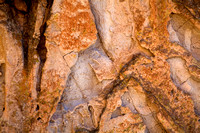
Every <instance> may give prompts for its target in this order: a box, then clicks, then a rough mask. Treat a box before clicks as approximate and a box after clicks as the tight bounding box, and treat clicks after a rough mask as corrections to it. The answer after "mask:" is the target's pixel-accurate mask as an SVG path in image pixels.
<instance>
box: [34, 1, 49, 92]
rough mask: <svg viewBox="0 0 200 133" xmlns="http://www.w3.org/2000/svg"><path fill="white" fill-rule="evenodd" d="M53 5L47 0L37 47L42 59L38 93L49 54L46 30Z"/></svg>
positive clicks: (37, 86) (37, 87)
mask: <svg viewBox="0 0 200 133" xmlns="http://www.w3.org/2000/svg"><path fill="white" fill-rule="evenodd" d="M52 5H53V0H47V9H46V12H45V17H44V20H43V25H42V26H41V27H40V41H39V44H38V45H37V48H36V50H37V53H38V55H39V58H40V61H41V62H40V66H39V71H38V75H39V76H38V82H37V85H36V90H37V92H40V91H41V88H40V84H41V78H42V69H43V67H44V64H45V61H46V54H47V48H46V46H45V42H46V37H45V35H44V33H45V31H46V28H47V20H48V19H49V18H50V12H51V7H52Z"/></svg>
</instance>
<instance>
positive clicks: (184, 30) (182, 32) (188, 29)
mask: <svg viewBox="0 0 200 133" xmlns="http://www.w3.org/2000/svg"><path fill="white" fill-rule="evenodd" d="M170 18H171V20H170V21H169V24H168V32H169V35H170V41H171V42H177V43H178V44H180V45H181V46H182V47H184V48H185V49H186V50H187V51H188V52H190V53H191V54H192V56H193V57H194V58H195V59H196V60H198V61H199V60H200V29H198V28H197V27H196V26H195V25H194V24H193V23H192V22H191V21H190V20H189V19H187V18H186V17H184V16H183V15H181V14H174V13H173V14H171V15H170Z"/></svg>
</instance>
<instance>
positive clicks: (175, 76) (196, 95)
mask: <svg viewBox="0 0 200 133" xmlns="http://www.w3.org/2000/svg"><path fill="white" fill-rule="evenodd" d="M168 62H169V64H170V71H171V78H172V80H173V82H174V83H175V85H176V86H177V87H179V88H180V89H181V90H182V91H184V92H185V93H187V94H189V95H190V96H191V98H192V100H193V102H194V109H195V113H196V114H197V115H200V82H198V81H196V80H195V79H193V78H192V77H191V75H190V73H189V71H188V70H187V68H186V66H185V61H184V60H183V59H181V58H178V57H174V58H170V59H168Z"/></svg>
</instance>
